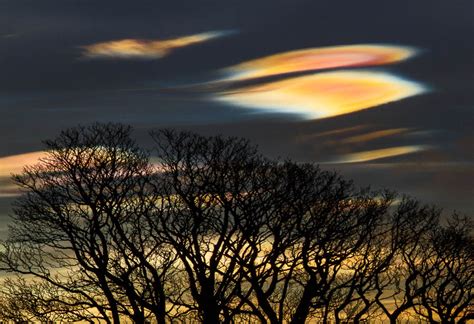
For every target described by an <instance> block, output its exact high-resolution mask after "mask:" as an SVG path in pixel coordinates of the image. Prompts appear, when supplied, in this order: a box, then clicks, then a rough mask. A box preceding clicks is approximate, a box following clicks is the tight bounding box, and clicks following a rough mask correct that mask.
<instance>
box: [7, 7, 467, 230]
mask: <svg viewBox="0 0 474 324" xmlns="http://www.w3.org/2000/svg"><path fill="white" fill-rule="evenodd" d="M473 36H474V2H473V1H472V0H456V1H446V0H417V1H408V0H400V1H376V0H360V1H349V0H345V1H338V0H333V1H322V0H311V1H309V0H308V1H307V0H292V1H288V0H286V1H283V0H251V1H250V0H239V1H234V0H227V1H222V0H220V1H218V0H200V1H189V0H186V1H183V0H174V1H158V0H155V1H146V0H143V1H134V2H130V1H124V0H113V1H110V0H102V1H96V0H42V1H37V0H0V116H1V117H0V139H1V140H0V237H1V236H2V235H3V234H2V233H4V232H5V224H6V223H7V221H8V214H9V213H10V212H11V203H12V201H13V200H14V199H15V196H16V191H15V188H13V187H12V186H11V183H10V182H9V175H10V173H11V172H20V171H21V167H22V166H23V165H25V164H28V163H33V162H34V161H35V160H36V159H37V158H38V157H39V156H41V154H42V153H41V150H42V149H43V145H42V142H41V141H42V140H44V139H47V138H51V137H53V136H55V135H57V134H58V132H59V131H60V130H62V129H65V128H67V127H72V126H76V125H78V124H82V125H87V124H90V123H93V122H97V121H98V122H121V123H126V124H131V125H132V126H134V128H135V135H136V137H137V139H138V141H139V142H140V143H141V144H142V145H144V146H145V147H147V145H150V142H149V138H148V136H147V133H148V132H149V131H150V130H151V129H156V128H170V127H171V128H178V129H186V130H191V131H195V132H199V133H201V134H205V135H211V134H224V135H234V136H241V137H246V138H249V139H250V140H252V142H254V143H255V144H258V145H259V147H260V149H261V151H262V152H263V153H264V154H265V155H268V156H270V157H281V158H291V159H294V160H297V161H304V162H315V163H319V164H320V165H321V167H323V168H325V169H329V170H337V171H339V172H341V173H342V174H343V175H344V176H346V177H348V178H352V179H354V180H355V182H356V184H359V185H362V186H365V185H371V186H372V187H373V188H390V189H394V190H398V191H400V192H402V193H407V194H410V195H413V196H415V197H418V198H419V199H420V200H422V201H423V202H426V203H434V204H437V205H439V206H441V207H444V208H445V209H446V210H447V211H451V210H457V211H459V212H461V213H471V214H472V213H473V212H474V199H473V197H474V187H473V185H472V182H473V180H474V82H473V81H474V77H473V75H474V42H472V39H473Z"/></svg>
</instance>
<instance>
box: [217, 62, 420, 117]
mask: <svg viewBox="0 0 474 324" xmlns="http://www.w3.org/2000/svg"><path fill="white" fill-rule="evenodd" d="M424 91H425V89H424V87H423V86H421V85H420V84H418V83H415V82H412V81H408V80H404V79H401V78H399V77H396V76H394V75H391V74H389V73H384V72H369V71H357V70H354V71H345V70H341V71H334V72H326V73H317V74H312V75H306V76H301V77H295V78H289V79H285V80H282V81H275V82H268V83H264V84H259V85H253V86H248V87H244V88H241V89H237V90H236V91H227V92H221V93H219V94H217V95H216V97H215V99H216V100H218V101H221V102H225V103H229V104H233V105H237V106H242V107H248V108H254V109H255V108H257V109H264V110H269V111H275V112H284V113H296V114H300V115H302V116H305V117H306V118H310V119H318V118H326V117H332V116H337V115H342V114H348V113H352V112H355V111H359V110H362V109H366V108H371V107H375V106H378V105H381V104H385V103H388V102H392V101H397V100H401V99H404V98H407V97H410V96H414V95H417V94H420V93H423V92H424Z"/></svg>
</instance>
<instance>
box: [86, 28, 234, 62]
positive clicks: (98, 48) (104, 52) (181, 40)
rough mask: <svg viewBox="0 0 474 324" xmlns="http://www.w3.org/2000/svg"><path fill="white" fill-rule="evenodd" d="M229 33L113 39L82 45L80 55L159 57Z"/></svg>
mask: <svg viewBox="0 0 474 324" xmlns="http://www.w3.org/2000/svg"><path fill="white" fill-rule="evenodd" d="M229 33H230V32H229V31H211V32H206V33H200V34H194V35H188V36H182V37H177V38H172V39H164V40H145V39H121V40H113V41H107V42H101V43H96V44H92V45H87V46H82V47H81V48H82V49H83V52H82V56H83V57H86V58H93V59H97V58H114V59H159V58H162V57H165V56H167V55H169V54H170V53H172V52H173V51H174V50H176V49H178V48H182V47H186V46H190V45H194V44H198V43H203V42H206V41H209V40H212V39H215V38H218V37H222V36H224V35H227V34H229Z"/></svg>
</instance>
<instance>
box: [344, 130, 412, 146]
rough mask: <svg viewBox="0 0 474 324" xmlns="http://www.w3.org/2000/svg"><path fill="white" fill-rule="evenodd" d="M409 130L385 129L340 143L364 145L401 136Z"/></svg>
mask: <svg viewBox="0 0 474 324" xmlns="http://www.w3.org/2000/svg"><path fill="white" fill-rule="evenodd" d="M408 130H409V129H408V128H393V129H383V130H378V131H374V132H370V133H366V134H361V135H355V136H351V137H348V138H345V139H342V140H340V141H339V142H341V143H344V144H355V143H362V142H369V141H373V140H377V139H380V138H383V137H388V136H393V135H399V134H403V133H406V132H407V131H408Z"/></svg>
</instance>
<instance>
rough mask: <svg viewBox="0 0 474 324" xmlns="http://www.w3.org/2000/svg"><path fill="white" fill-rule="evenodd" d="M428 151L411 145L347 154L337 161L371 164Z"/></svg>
mask: <svg viewBox="0 0 474 324" xmlns="http://www.w3.org/2000/svg"><path fill="white" fill-rule="evenodd" d="M424 149H426V147H425V146H422V145H409V146H397V147H389V148H383V149H377V150H371V151H363V152H356V153H351V154H346V155H345V156H343V157H342V158H341V159H340V160H338V161H336V162H338V163H357V162H369V161H374V160H379V159H384V158H389V157H395V156H400V155H405V154H410V153H415V152H419V151H422V150H424Z"/></svg>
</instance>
